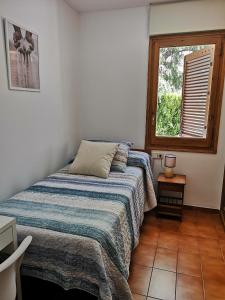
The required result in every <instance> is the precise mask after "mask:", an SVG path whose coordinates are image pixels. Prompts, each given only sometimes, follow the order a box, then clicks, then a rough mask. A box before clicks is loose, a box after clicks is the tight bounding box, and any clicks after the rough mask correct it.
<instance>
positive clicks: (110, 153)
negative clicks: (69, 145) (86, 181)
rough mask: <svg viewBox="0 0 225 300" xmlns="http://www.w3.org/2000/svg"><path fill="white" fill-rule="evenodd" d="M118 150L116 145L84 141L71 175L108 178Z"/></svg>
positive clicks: (71, 169) (73, 164)
mask: <svg viewBox="0 0 225 300" xmlns="http://www.w3.org/2000/svg"><path fill="white" fill-rule="evenodd" d="M117 148H118V144H116V143H101V142H100V143H99V142H89V141H85V140H82V141H81V144H80V147H79V149H78V152H77V155H76V157H75V159H74V161H73V163H72V165H71V166H70V168H69V173H72V174H82V175H93V176H97V177H102V178H107V177H108V176H109V171H110V167H111V163H112V160H113V157H114V155H115V153H116V151H117Z"/></svg>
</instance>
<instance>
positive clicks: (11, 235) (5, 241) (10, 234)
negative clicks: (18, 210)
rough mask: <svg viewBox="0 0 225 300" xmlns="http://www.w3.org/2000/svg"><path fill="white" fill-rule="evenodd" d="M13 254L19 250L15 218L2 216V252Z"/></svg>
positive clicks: (0, 226)
mask: <svg viewBox="0 0 225 300" xmlns="http://www.w3.org/2000/svg"><path fill="white" fill-rule="evenodd" d="M3 249H4V252H6V253H9V254H11V253H13V252H14V251H15V250H16V249H17V233H16V220H15V218H10V217H5V216H1V215H0V251H3ZM16 279H17V280H16V282H17V299H18V300H22V292H21V283H20V273H19V272H18V274H17V278H16Z"/></svg>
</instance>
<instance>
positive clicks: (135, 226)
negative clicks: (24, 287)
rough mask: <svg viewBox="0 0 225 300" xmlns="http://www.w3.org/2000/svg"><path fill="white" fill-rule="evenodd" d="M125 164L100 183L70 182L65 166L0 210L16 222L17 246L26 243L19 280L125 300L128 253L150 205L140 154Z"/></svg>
mask: <svg viewBox="0 0 225 300" xmlns="http://www.w3.org/2000/svg"><path fill="white" fill-rule="evenodd" d="M128 164H129V166H128V167H127V170H126V172H125V173H116V172H111V173H110V176H109V178H108V179H101V178H97V177H93V176H81V175H71V174H69V173H68V166H66V167H65V168H63V169H62V170H60V171H59V172H57V173H55V174H53V175H50V176H48V177H47V178H46V179H44V180H42V181H40V182H38V183H36V184H34V185H33V186H31V187H30V188H28V189H27V190H25V191H24V192H21V193H19V194H17V195H15V196H14V197H12V198H10V199H9V200H7V201H4V202H1V203H0V214H1V215H8V216H13V217H15V218H16V222H17V232H18V239H19V241H21V240H22V239H23V238H24V237H25V236H27V235H28V234H30V235H32V236H33V241H32V243H31V245H30V247H29V248H28V250H27V252H26V255H25V257H24V261H23V266H22V273H23V274H24V275H28V276H34V277H38V278H41V279H44V280H48V281H51V282H54V283H56V284H59V285H61V286H62V287H63V288H64V289H72V288H78V289H82V290H85V291H87V292H89V293H91V294H93V295H96V296H97V297H98V298H99V299H102V300H110V299H113V300H114V299H115V300H116V299H121V300H129V299H132V295H131V292H130V289H129V286H128V283H127V278H128V275H129V264H130V257H131V251H132V250H133V249H134V248H135V246H136V245H137V243H138V239H139V227H140V225H141V223H142V221H143V213H144V210H145V209H146V207H147V208H148V209H151V208H153V207H154V206H155V205H156V199H155V194H154V189H153V181H152V178H153V177H152V173H151V168H150V161H149V157H148V155H146V154H145V153H139V152H135V151H130V154H129V161H128ZM144 206H145V208H144Z"/></svg>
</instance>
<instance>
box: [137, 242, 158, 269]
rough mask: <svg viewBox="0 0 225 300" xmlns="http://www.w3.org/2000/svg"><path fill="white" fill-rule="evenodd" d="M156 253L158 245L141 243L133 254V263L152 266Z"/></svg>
mask: <svg viewBox="0 0 225 300" xmlns="http://www.w3.org/2000/svg"><path fill="white" fill-rule="evenodd" d="M155 253H156V247H155V246H153V245H146V244H142V243H140V244H139V245H138V246H137V248H136V249H135V250H134V252H133V254H132V263H135V264H138V265H142V266H146V267H152V266H153V262H154V258H155Z"/></svg>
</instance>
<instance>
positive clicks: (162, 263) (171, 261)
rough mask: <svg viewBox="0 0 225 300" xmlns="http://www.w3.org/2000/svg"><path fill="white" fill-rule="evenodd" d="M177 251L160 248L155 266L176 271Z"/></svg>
mask: <svg viewBox="0 0 225 300" xmlns="http://www.w3.org/2000/svg"><path fill="white" fill-rule="evenodd" d="M176 267H177V252H176V251H175V250H171V249H165V248H158V249H157V251H156V256H155V262H154V268H158V269H163V270H167V271H172V272H176Z"/></svg>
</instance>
